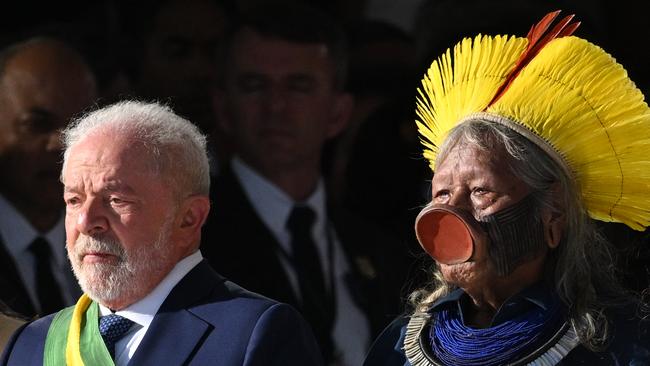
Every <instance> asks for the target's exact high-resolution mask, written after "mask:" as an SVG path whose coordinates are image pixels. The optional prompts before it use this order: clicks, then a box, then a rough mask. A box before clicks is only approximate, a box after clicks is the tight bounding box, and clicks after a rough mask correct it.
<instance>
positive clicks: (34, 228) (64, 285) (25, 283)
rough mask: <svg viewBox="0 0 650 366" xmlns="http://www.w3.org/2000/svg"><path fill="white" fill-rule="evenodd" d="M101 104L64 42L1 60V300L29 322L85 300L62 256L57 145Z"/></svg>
mask: <svg viewBox="0 0 650 366" xmlns="http://www.w3.org/2000/svg"><path fill="white" fill-rule="evenodd" d="M96 98H97V88H96V83H95V76H94V75H93V72H92V71H91V69H90V67H89V66H88V64H87V63H86V61H85V60H84V59H83V57H82V56H81V54H80V53H78V52H77V51H76V50H75V49H74V48H73V47H72V45H71V44H68V43H65V42H64V41H63V40H60V39H55V38H46V37H36V38H29V39H26V40H22V41H20V42H18V43H14V44H12V45H9V46H7V47H6V48H4V49H3V50H2V51H1V53H0V172H1V174H2V179H0V300H2V301H3V302H4V303H6V304H7V306H9V307H10V308H11V309H12V310H13V311H15V312H17V313H20V314H22V315H24V316H26V317H32V316H35V315H44V314H49V313H52V312H54V311H58V310H60V309H62V308H63V307H65V306H67V305H71V304H73V303H74V302H75V300H76V299H77V298H78V297H79V295H80V294H81V291H80V289H79V286H78V285H77V282H76V281H75V279H74V276H73V274H72V270H71V268H70V263H69V262H68V259H67V258H66V255H65V246H64V243H65V241H64V240H65V230H64V224H63V221H64V211H63V201H62V200H61V183H60V182H59V173H60V170H61V167H60V160H61V157H60V150H61V146H60V143H59V138H60V130H61V129H62V128H63V127H64V126H65V125H66V123H67V122H68V121H69V120H70V119H71V118H72V117H74V116H76V115H77V114H80V113H81V112H83V111H84V110H85V109H86V108H88V107H90V106H91V105H92V104H93V103H94V102H95V100H96Z"/></svg>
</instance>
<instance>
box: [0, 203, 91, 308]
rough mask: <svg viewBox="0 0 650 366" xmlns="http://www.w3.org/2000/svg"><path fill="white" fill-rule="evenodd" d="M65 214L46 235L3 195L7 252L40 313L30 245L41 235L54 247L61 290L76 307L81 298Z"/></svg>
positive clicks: (1, 222)
mask: <svg viewBox="0 0 650 366" xmlns="http://www.w3.org/2000/svg"><path fill="white" fill-rule="evenodd" d="M64 221H65V214H64V213H63V211H61V217H60V219H59V221H58V222H57V223H56V225H54V227H52V229H50V231H48V232H46V233H39V232H38V231H37V230H36V229H35V228H34V227H33V226H32V224H30V223H29V221H27V219H26V218H25V217H24V216H23V215H22V214H21V213H20V212H19V211H18V210H16V208H15V207H14V206H13V205H12V204H11V203H10V202H9V201H8V200H7V199H6V198H4V197H3V196H2V195H0V237H2V241H3V242H4V245H5V249H6V250H7V252H8V254H9V255H10V256H11V257H12V259H13V261H14V263H15V264H16V270H17V271H18V274H19V276H20V278H21V279H22V282H23V284H24V285H25V288H26V290H27V294H28V295H29V298H30V300H31V302H32V304H34V307H35V309H36V310H37V311H40V307H41V304H40V303H39V302H38V295H37V293H36V259H35V258H34V255H33V254H32V252H31V250H30V248H29V246H30V245H31V244H32V242H33V241H34V239H36V238H37V237H38V236H41V237H43V238H44V239H45V240H46V241H47V243H48V244H49V246H50V252H51V253H52V257H51V263H50V264H51V266H52V272H53V273H54V279H55V281H56V282H57V283H58V284H59V286H60V287H61V292H62V294H61V295H62V299H63V302H64V303H65V304H66V305H73V304H75V303H76V302H77V299H78V297H79V296H80V295H81V292H80V290H79V285H78V284H77V282H76V280H75V279H74V276H72V275H71V267H70V262H69V261H68V256H67V252H66V249H65V226H64Z"/></svg>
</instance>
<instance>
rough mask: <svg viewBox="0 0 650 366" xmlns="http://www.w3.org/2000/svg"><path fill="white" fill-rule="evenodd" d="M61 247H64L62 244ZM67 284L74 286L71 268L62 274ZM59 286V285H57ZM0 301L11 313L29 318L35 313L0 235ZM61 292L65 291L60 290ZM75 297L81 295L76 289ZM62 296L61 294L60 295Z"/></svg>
mask: <svg viewBox="0 0 650 366" xmlns="http://www.w3.org/2000/svg"><path fill="white" fill-rule="evenodd" d="M61 245H64V243H63V242H62V243H61ZM63 275H64V276H65V277H66V278H67V281H68V283H74V284H76V280H75V278H74V274H73V273H72V268H69V270H68V271H67V273H64V274H63ZM59 286H61V284H59ZM0 289H2V291H0V300H2V301H3V302H4V303H5V304H6V305H7V306H9V307H10V308H11V309H12V310H13V311H15V312H18V313H20V314H22V315H25V316H31V315H34V314H36V313H37V311H36V309H35V308H34V304H32V300H31V299H30V297H29V295H28V293H27V289H26V288H25V284H24V283H23V280H22V278H21V277H20V274H19V273H18V269H17V268H16V264H15V263H14V260H13V258H11V254H9V252H7V249H6V245H5V242H4V239H3V238H2V236H1V235H0ZM62 291H65V290H64V289H62ZM76 291H77V292H78V294H77V293H75V295H76V296H78V295H81V290H79V289H78V288H76ZM62 295H63V294H62Z"/></svg>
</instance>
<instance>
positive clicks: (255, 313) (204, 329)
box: [0, 261, 320, 366]
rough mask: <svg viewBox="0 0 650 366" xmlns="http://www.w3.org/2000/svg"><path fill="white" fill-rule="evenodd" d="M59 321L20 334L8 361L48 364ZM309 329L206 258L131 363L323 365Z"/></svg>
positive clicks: (162, 309)
mask: <svg viewBox="0 0 650 366" xmlns="http://www.w3.org/2000/svg"><path fill="white" fill-rule="evenodd" d="M52 318H53V315H50V316H47V317H45V318H42V319H40V320H37V321H35V322H32V323H30V324H29V325H28V326H27V327H25V328H23V329H22V331H20V332H19V333H17V334H16V335H14V339H13V340H12V341H11V342H10V343H9V345H8V346H7V348H6V349H5V353H4V354H3V357H2V362H1V363H0V364H1V365H16V366H29V365H34V366H36V365H39V366H40V365H42V364H43V348H44V343H45V337H46V334H47V331H48V328H49V326H50V323H51V322H52ZM288 324H289V325H290V326H287V325H288ZM289 329H292V330H297V331H296V332H289V331H288V330H289ZM309 332H310V330H309V328H308V326H307V324H306V323H305V322H304V320H303V319H302V318H300V317H299V315H298V313H297V312H296V311H295V310H294V309H292V308H291V307H289V306H287V305H286V304H278V303H275V302H273V301H270V300H269V299H266V298H264V297H261V296H259V295H256V294H252V293H250V292H248V291H246V290H244V289H242V288H241V287H239V286H237V285H235V284H233V283H232V282H229V281H226V280H225V279H224V278H223V277H221V276H219V275H218V274H217V273H216V272H214V271H213V270H212V268H210V266H209V265H208V264H207V262H206V261H203V262H201V263H199V264H198V265H197V266H196V267H195V268H194V269H192V270H191V271H190V272H189V273H188V274H187V275H186V276H185V277H184V278H183V279H182V280H181V282H179V283H178V284H177V285H176V287H174V289H173V290H172V292H171V293H170V294H169V296H168V297H167V299H166V300H165V302H164V303H163V304H162V306H161V307H160V310H158V313H157V314H156V316H155V317H154V319H153V321H152V323H151V325H150V328H149V329H148V330H147V333H146V335H145V337H144V338H143V340H142V343H140V346H139V347H138V349H137V351H136V352H135V354H134V356H133V358H132V359H131V361H130V363H129V364H132V365H208V364H210V365H224V366H229V365H233V366H234V365H278V366H281V365H319V364H320V360H318V359H317V358H315V357H318V355H319V351H318V348H317V346H316V344H315V343H314V342H313V337H312V336H311V334H310V333H309ZM12 356H13V357H12Z"/></svg>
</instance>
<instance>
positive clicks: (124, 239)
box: [62, 134, 182, 309]
mask: <svg viewBox="0 0 650 366" xmlns="http://www.w3.org/2000/svg"><path fill="white" fill-rule="evenodd" d="M148 159H150V155H149V154H148V153H147V152H146V151H144V149H143V148H142V147H141V145H140V144H137V143H136V144H134V143H133V141H130V140H129V139H127V138H124V137H123V136H119V137H117V138H116V137H115V135H109V134H97V135H91V136H90V137H86V138H84V139H83V140H82V141H81V142H79V143H77V144H76V145H74V146H73V147H72V148H71V149H70V151H69V155H68V159H67V161H66V164H65V166H64V170H63V174H62V179H63V184H64V191H65V192H64V199H65V203H66V219H65V225H66V235H67V238H66V240H67V248H68V256H69V258H70V261H71V263H72V266H73V269H74V271H75V274H76V275H77V277H78V279H79V282H80V284H81V286H82V288H83V290H84V291H85V292H86V293H88V294H89V295H90V296H91V297H92V298H94V299H96V300H98V301H99V302H100V303H102V304H104V305H106V306H109V307H111V308H114V309H115V308H120V307H123V306H128V305H130V304H131V303H134V302H136V301H138V300H140V299H141V298H143V297H144V296H146V295H147V294H148V293H149V291H151V290H152V289H153V288H154V287H155V286H156V285H157V284H158V283H159V282H160V280H162V278H163V277H164V276H165V275H166V274H167V273H168V272H169V271H170V270H171V268H173V266H174V265H175V264H176V262H178V261H179V260H180V258H181V257H182V255H181V254H180V252H179V249H178V248H176V246H175V244H173V243H172V241H170V240H169V239H170V237H171V236H172V235H173V233H174V223H175V220H176V211H177V209H176V204H175V202H174V195H173V189H172V187H171V185H170V179H169V178H168V177H164V176H162V175H161V174H159V173H157V172H155V171H154V169H152V166H151V164H150V161H149V160H148ZM166 178H167V179H166Z"/></svg>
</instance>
